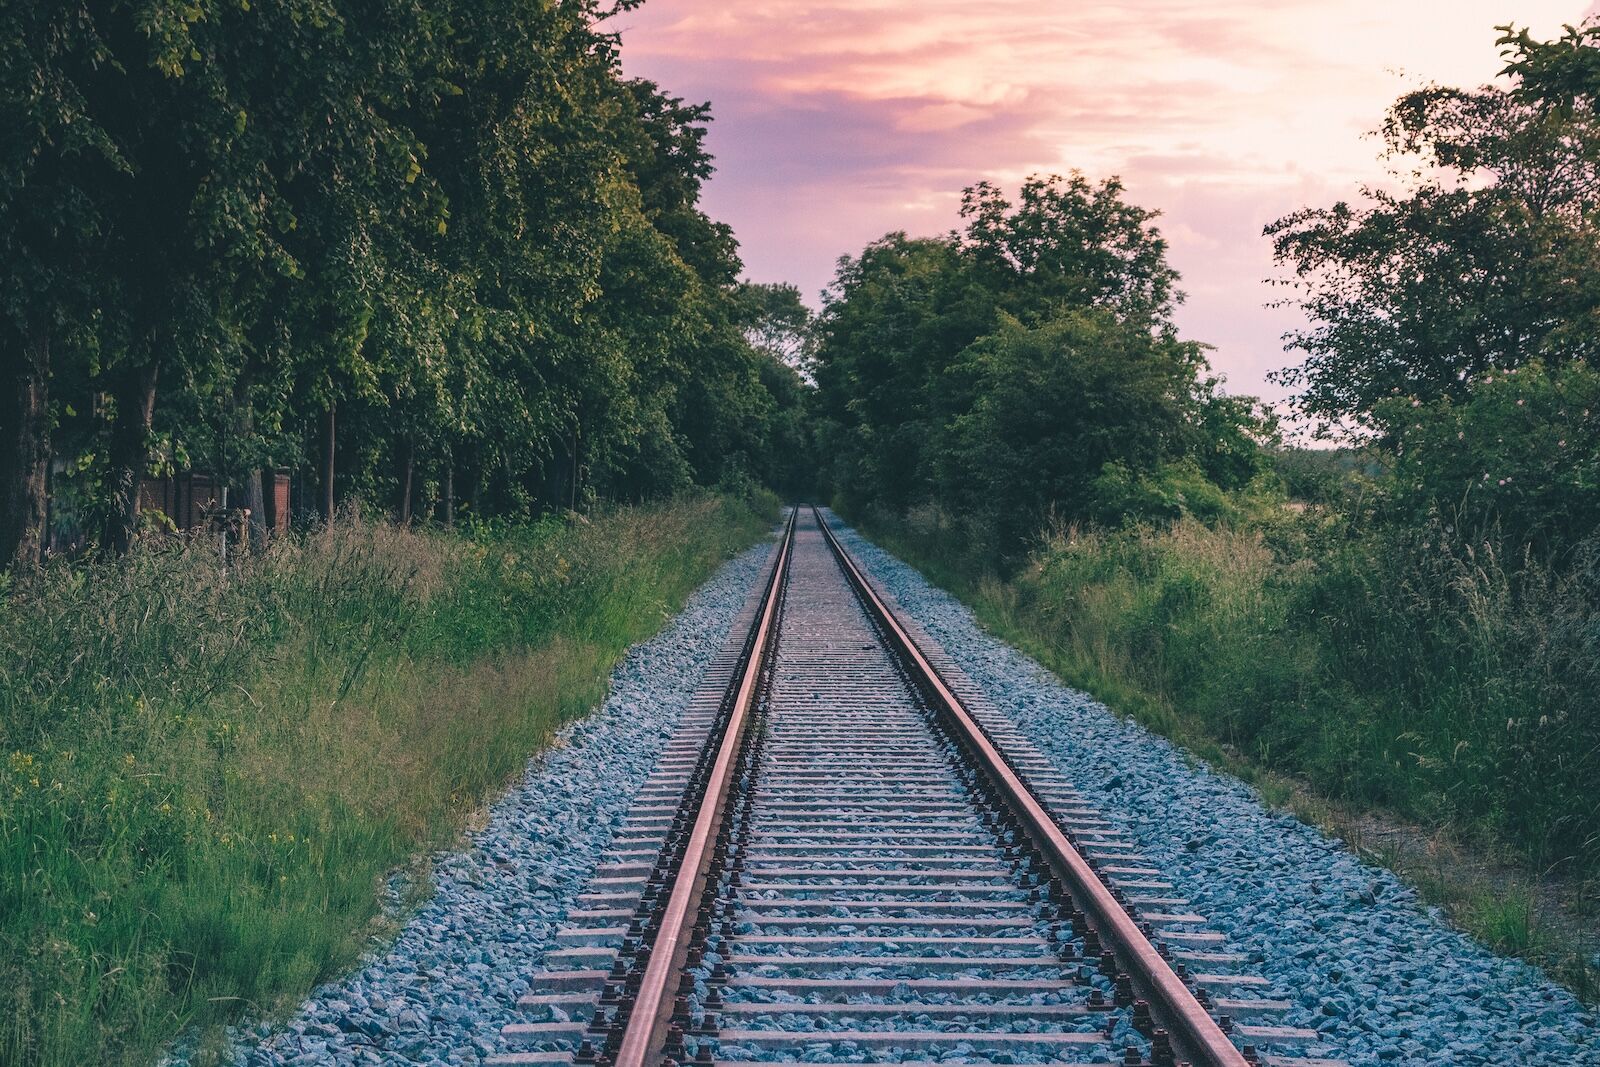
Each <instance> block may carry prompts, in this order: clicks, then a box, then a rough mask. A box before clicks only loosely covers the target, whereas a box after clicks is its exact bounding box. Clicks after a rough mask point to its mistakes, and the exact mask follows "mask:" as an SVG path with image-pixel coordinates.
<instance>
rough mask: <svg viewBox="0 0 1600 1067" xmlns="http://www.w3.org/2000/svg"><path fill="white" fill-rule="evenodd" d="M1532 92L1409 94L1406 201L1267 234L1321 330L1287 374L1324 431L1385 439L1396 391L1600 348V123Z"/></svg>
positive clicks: (1465, 385) (1450, 387) (1303, 345)
mask: <svg viewBox="0 0 1600 1067" xmlns="http://www.w3.org/2000/svg"><path fill="white" fill-rule="evenodd" d="M1539 54H1540V55H1543V53H1539ZM1541 62H1542V61H1541ZM1512 69H1513V70H1517V69H1520V68H1519V67H1517V66H1516V65H1514V66H1513V68H1512ZM1540 69H1541V70H1544V69H1545V67H1541V68H1540ZM1541 76H1543V75H1541ZM1522 88H1523V87H1519V86H1515V85H1514V86H1512V87H1510V88H1500V87H1494V86H1489V87H1485V88H1482V89H1477V90H1470V91H1469V90H1461V89H1452V88H1446V87H1440V86H1433V87H1429V88H1426V89H1422V90H1418V91H1416V92H1412V93H1408V94H1406V95H1405V96H1403V97H1401V98H1400V100H1399V101H1398V102H1397V103H1396V104H1395V105H1394V107H1393V108H1391V109H1390V111H1389V114H1388V116H1387V118H1386V120H1385V122H1384V124H1383V127H1382V133H1383V137H1384V141H1385V144H1386V146H1387V155H1388V157H1389V158H1390V159H1391V160H1392V161H1394V163H1395V164H1396V172H1397V176H1398V177H1400V178H1402V179H1403V180H1404V189H1403V190H1402V191H1401V192H1390V191H1386V190H1373V189H1369V190H1366V191H1365V195H1364V197H1363V199H1362V201H1361V202H1358V203H1353V204H1352V203H1349V202H1344V201H1341V202H1339V203H1336V204H1334V205H1333V206H1331V207H1326V208H1308V209H1305V210H1302V211H1297V212H1294V213H1293V214H1290V215H1287V216H1285V217H1284V218H1281V219H1279V220H1277V221H1276V222H1274V223H1272V224H1271V225H1270V226H1268V227H1267V230H1266V233H1267V236H1269V237H1270V238H1271V239H1272V241H1273V248H1274V252H1275V255H1276V258H1277V261H1278V262H1279V263H1280V264H1281V265H1283V266H1284V267H1287V268H1289V271H1290V273H1289V274H1288V276H1287V278H1286V279H1284V280H1285V282H1286V284H1288V285H1290V286H1291V287H1293V288H1294V290H1295V292H1296V295H1295V297H1294V298H1293V300H1294V302H1297V303H1299V304H1300V306H1302V307H1303V308H1304V309H1305V311H1306V312H1307V315H1308V317H1309V319H1310V320H1311V321H1310V325H1309V326H1308V327H1306V328H1305V329H1302V330H1298V331H1295V332H1294V333H1292V334H1291V335H1290V336H1289V338H1288V340H1289V342H1290V343H1291V345H1292V346H1293V347H1294V348H1296V349H1299V350H1300V351H1301V352H1303V353H1304V355H1305V359H1304V362H1302V363H1301V364H1299V365H1298V366H1295V367H1292V368H1290V369H1288V370H1287V371H1284V372H1282V373H1281V374H1280V375H1279V380H1280V381H1282V382H1283V383H1285V384H1287V385H1290V386H1291V387H1294V388H1296V389H1297V390H1298V404H1299V407H1300V409H1301V411H1302V412H1303V413H1304V414H1306V415H1308V416H1310V417H1311V418H1312V419H1314V420H1317V421H1318V422H1320V423H1321V424H1322V425H1323V426H1324V428H1333V427H1345V428H1348V429H1353V430H1355V431H1357V432H1365V433H1368V434H1372V433H1377V434H1380V435H1384V434H1387V433H1388V432H1389V431H1388V429H1387V428H1386V427H1384V426H1383V424H1382V420H1381V418H1380V415H1379V406H1380V404H1381V402H1382V401H1384V400H1385V399H1386V398H1390V397H1394V396H1406V397H1415V398H1418V399H1420V400H1422V401H1424V402H1432V401H1434V400H1437V399H1441V398H1449V399H1454V400H1457V401H1459V400H1461V399H1463V398H1465V396H1466V395H1467V393H1468V390H1469V388H1470V383H1471V381H1472V380H1473V379H1474V377H1476V376H1478V375H1482V374H1485V373H1488V372H1491V371H1493V370H1496V369H1500V370H1504V369H1509V368H1512V367H1518V366H1522V365H1524V364H1526V363H1528V362H1530V361H1532V360H1536V359H1537V360H1540V361H1542V362H1544V363H1545V364H1547V365H1549V366H1551V367H1556V366H1559V365H1560V364H1562V363H1564V362H1566V361H1569V360H1573V359H1581V358H1590V357H1592V356H1593V355H1594V354H1595V351H1596V348H1597V345H1600V329H1597V324H1600V246H1597V244H1596V242H1595V240H1594V212H1595V209H1596V206H1597V205H1600V127H1597V126H1596V124H1595V121H1594V118H1593V115H1592V114H1591V112H1590V111H1589V110H1588V109H1587V108H1586V107H1584V108H1578V109H1565V110H1564V109H1560V108H1555V107H1551V106H1549V105H1548V104H1546V103H1544V102H1541V101H1540V100H1537V99H1533V98H1531V97H1530V96H1529V95H1528V94H1527V93H1525V92H1523V91H1521V89H1522Z"/></svg>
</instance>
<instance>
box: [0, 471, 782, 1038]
mask: <svg viewBox="0 0 1600 1067" xmlns="http://www.w3.org/2000/svg"><path fill="white" fill-rule="evenodd" d="M769 522H770V516H769V515H765V514H758V513H757V512H756V511H754V510H752V509H751V508H749V507H747V506H745V505H743V504H736V503H733V502H730V501H728V500H725V499H719V498H699V499H691V500H685V501H681V502H677V503H673V504H666V505H660V506H653V507H647V508H639V509H630V510H619V511H615V512H611V513H608V514H605V515H603V516H600V517H597V518H595V519H593V520H590V521H585V522H581V523H579V524H575V525H568V524H566V523H562V522H558V521H550V522H545V523H542V524H537V525H529V526H507V527H495V528H482V529H478V530H476V531H473V532H472V534H471V535H470V536H463V535H460V534H450V533H445V532H440V531H428V530H402V529H397V528H395V527H392V526H389V525H384V524H376V525H374V524H368V523H363V522H360V521H356V520H352V521H349V522H341V523H340V524H338V525H337V526H335V527H334V528H333V529H331V530H328V531H322V532H318V533H314V534H310V535H308V536H305V537H303V538H302V537H295V538H286V539H282V540H280V541H278V542H276V543H275V544H274V545H273V546H272V547H271V548H270V549H269V550H267V551H266V552H265V553H263V554H260V555H258V556H256V557H254V558H249V559H246V560H244V561H242V562H236V563H235V565H234V566H232V567H229V568H227V569H224V568H223V567H222V566H221V565H220V563H219V561H218V560H217V559H216V557H215V554H214V551H213V550H212V546H209V545H207V544H205V543H196V544H194V545H192V546H190V547H176V546H173V547H149V548H144V549H141V550H139V551H136V552H135V553H134V554H133V555H131V556H130V557H129V558H128V559H126V560H123V561H119V562H115V563H98V564H82V565H65V564H63V565H57V566H53V567H50V568H48V569H47V570H46V571H44V572H43V573H41V574H39V575H38V576H36V577H32V578H28V579H26V580H22V581H17V582H14V583H13V585H12V587H11V588H10V589H9V590H8V591H6V595H5V596H4V597H3V598H0V760H3V761H4V762H3V763H0V1062H4V1063H6V1064H18V1065H34V1064H38V1065H44V1067H57V1065H60V1067H68V1065H71V1067H81V1065H82V1064H86V1063H94V1064H134V1063H145V1062H148V1061H149V1060H150V1059H151V1058H152V1057H153V1056H154V1054H155V1053H156V1052H157V1051H158V1050H159V1049H160V1048H161V1047H162V1046H163V1045H164V1044H165V1043H166V1042H167V1041H169V1040H170V1039H171V1038H172V1037H173V1036H174V1035H175V1034H177V1033H178V1032H179V1031H180V1030H183V1029H185V1028H188V1027H198V1028H199V1029H200V1031H201V1032H202V1033H206V1032H208V1031H209V1033H210V1035H211V1038H212V1039H213V1040H214V1037H215V1031H216V1027H217V1026H218V1025H219V1024H220V1023H222V1022H225V1021H227V1020H229V1019H232V1018H235V1017H237V1016H238V1015H239V1014H240V1013H241V1012H244V1011H248V1012H251V1013H256V1014H269V1015H270V1014H272V1013H276V1012H281V1011H284V1010H287V1009H288V1008H289V1007H291V1006H292V1005H293V1004H295V1003H297V1002H298V1001H299V999H300V998H301V997H302V996H303V995H304V994H305V993H306V992H307V991H308V990H309V989H310V988H311V987H312V986H313V985H314V984H315V983H317V982H319V981H322V980H325V979H327V978H329V977H331V976H332V975H335V974H337V973H339V972H340V971H341V970H342V969H344V968H346V967H348V966H349V965H350V964H351V963H352V961H354V960H355V959H356V958H357V956H358V955H359V953H360V952H361V951H362V950H363V948H364V947H366V946H368V945H370V944H371V943H372V939H373V937H375V936H380V937H381V936H382V935H383V934H384V933H385V931H386V929H387V928H386V926H385V921H384V917H383V916H382V914H381V902H382V899H383V895H382V892H381V889H382V885H383V882H384V879H385V876H386V875H387V874H389V873H390V872H393V871H395V870H397V869H400V868H403V867H405V866H407V865H408V864H412V863H414V862H415V858H416V857H418V856H419V855H420V854H423V853H425V852H426V851H427V850H429V849H432V848H435V847H438V846H440V845H443V844H446V843H448V842H449V841H450V840H451V839H452V838H453V837H454V836H455V835H457V834H458V833H459V832H460V830H461V828H462V826H463V825H464V823H465V822H466V820H467V819H468V818H469V817H470V815H471V814H472V813H473V812H474V811H475V810H477V809H478V808H480V807H481V805H483V804H484V803H485V802H486V801H487V800H488V799H490V798H491V797H492V796H494V795H495V794H496V793H497V792H498V791H499V790H501V789H502V788H503V787H504V786H505V784H506V783H507V782H508V781H509V780H510V779H511V778H512V777H513V776H514V775H515V774H516V773H517V772H518V771H519V770H520V769H521V768H522V766H523V765H524V763H525V761H526V760H527V758H528V757H529V755H530V754H531V753H533V752H535V751H537V750H538V749H539V748H540V747H541V746H542V745H543V744H545V743H546V741H547V740H548V738H549V737H550V735H551V732H552V731H553V730H554V729H555V728H557V727H558V726H559V725H560V724H561V723H562V722H563V721H564V720H566V719H568V718H570V717H572V716H574V715H576V714H580V713H581V712H582V711H584V710H585V709H587V708H588V707H590V706H592V705H593V704H594V703H595V702H596V701H597V700H598V699H599V698H600V697H601V696H602V695H603V693H604V686H605V679H606V675H607V673H608V671H609V670H610V668H611V666H612V664H613V663H614V662H615V661H616V659H617V658H618V656H619V655H620V653H621V652H622V651H623V649H625V648H626V646H627V645H629V644H630V643H632V642H634V641H637V640H640V639H642V638H644V637H646V636H648V635H650V634H651V633H653V632H655V631H656V630H657V629H659V628H660V626H661V625H662V624H663V622H664V621H665V620H666V619H667V618H669V617H670V615H671V613H672V612H673V611H674V610H675V609H676V608H677V607H678V606H679V605H680V604H681V602H682V600H683V599H684V597H685V596H686V595H687V594H688V593H689V592H690V591H692V590H693V589H694V587H695V586H696V585H698V584H699V583H700V582H701V581H702V580H703V579H704V578H705V577H706V576H707V575H708V574H709V573H710V572H711V571H712V570H713V569H714V568H715V567H716V566H717V565H718V564H720V563H721V562H722V561H723V560H725V559H726V558H727V557H728V556H729V555H730V554H732V553H733V552H734V551H736V550H738V549H740V548H743V547H744V546H746V545H748V544H750V543H752V542H753V541H754V540H756V539H757V538H758V537H759V536H761V535H762V534H763V533H764V532H765V530H766V529H767V528H768V526H769Z"/></svg>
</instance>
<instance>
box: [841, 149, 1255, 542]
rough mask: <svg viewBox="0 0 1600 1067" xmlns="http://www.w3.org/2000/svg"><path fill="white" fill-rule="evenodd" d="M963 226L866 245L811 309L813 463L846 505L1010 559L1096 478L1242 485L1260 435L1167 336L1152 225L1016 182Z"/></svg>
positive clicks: (1244, 409) (976, 197) (1161, 266)
mask: <svg viewBox="0 0 1600 1067" xmlns="http://www.w3.org/2000/svg"><path fill="white" fill-rule="evenodd" d="M962 217H963V219H964V220H965V227H964V229H963V230H961V231H959V232H957V233H953V234H951V235H949V236H947V237H944V238H935V239H922V240H913V239H911V238H908V237H906V236H905V235H904V234H889V235H888V236H886V237H883V238H881V239H879V240H878V241H875V242H873V243H872V244H870V245H868V246H867V248H866V249H864V250H863V251H862V253H861V255H860V256H859V257H854V258H846V259H843V260H841V261H840V264H839V271H838V274H837V276H836V278H835V281H834V284H833V286H832V287H830V289H829V290H828V291H827V292H826V293H825V294H824V308H823V311H822V314H821V316H820V318H819V320H818V323H817V327H816V333H817V338H818V340H817V346H818V347H817V354H816V359H815V378H816V383H817V396H816V402H815V406H816V409H817V411H818V414H819V416H820V421H821V426H820V428H819V429H818V431H817V432H818V434H819V436H820V437H821V438H822V442H821V443H822V447H821V448H819V451H820V452H823V453H826V454H830V455H831V456H832V457H833V458H832V463H833V467H832V469H831V470H830V471H829V472H827V473H828V479H829V481H830V483H831V485H832V486H833V488H834V489H835V491H836V492H838V493H839V494H840V496H841V497H842V499H843V500H844V502H845V503H846V504H847V505H861V504H870V505H872V506H874V507H876V508H881V509H883V510H884V511H887V512H890V513H903V512H906V511H907V510H909V509H910V508H913V507H915V506H918V505H921V504H924V503H937V504H938V505H940V506H942V507H944V508H946V509H949V510H951V511H952V512H954V513H955V514H956V515H957V516H958V517H959V518H961V519H963V520H965V523H966V527H967V528H968V529H969V530H970V531H973V532H974V535H975V536H977V537H981V538H982V539H984V540H985V541H987V542H988V545H987V546H986V547H987V548H988V550H989V553H990V554H991V557H992V556H993V555H999V556H1009V555H1012V554H1014V553H1015V552H1016V550H1017V549H1018V548H1019V547H1020V546H1021V545H1022V544H1024V542H1025V540H1026V538H1027V537H1029V536H1031V535H1032V534H1033V532H1034V531H1035V530H1037V529H1038V527H1039V526H1040V525H1041V524H1042V523H1044V522H1045V520H1046V518H1047V516H1048V515H1049V514H1050V513H1051V512H1052V511H1058V512H1059V513H1061V514H1062V515H1065V516H1067V517H1069V518H1090V517H1093V516H1094V515H1096V514H1098V513H1099V512H1097V500H1098V499H1099V496H1098V495H1097V493H1098V491H1097V489H1096V482H1097V479H1099V478H1100V476H1101V475H1102V473H1103V471H1104V470H1105V469H1106V468H1107V467H1112V466H1114V467H1118V469H1120V470H1122V471H1124V472H1125V473H1126V474H1127V476H1128V477H1129V478H1131V479H1135V480H1137V479H1139V478H1143V477H1147V476H1150V475H1151V473H1152V472H1155V471H1158V470H1160V469H1163V468H1164V467H1166V466H1171V465H1173V464H1178V463H1186V464H1188V467H1187V468H1186V469H1192V471H1193V479H1194V480H1195V481H1197V482H1203V483H1206V485H1208V486H1209V487H1210V492H1212V493H1215V494H1221V493H1222V492H1223V490H1224V488H1235V487H1237V486H1239V485H1241V484H1243V483H1245V482H1247V481H1249V479H1250V478H1251V477H1253V476H1254V474H1255V472H1256V470H1257V466H1258V463H1259V457H1258V452H1259V448H1258V441H1259V439H1260V438H1261V437H1262V436H1263V435H1264V434H1265V432H1266V430H1267V427H1266V426H1264V424H1263V423H1262V422H1261V421H1260V419H1259V418H1258V417H1257V415H1256V413H1255V410H1254V405H1253V403H1252V402H1250V401H1248V400H1244V399H1238V398H1231V397H1226V396H1223V395H1221V394H1220V393H1219V392H1218V391H1217V388H1216V383H1215V382H1213V381H1211V380H1210V379H1209V378H1208V377H1207V376H1206V374H1205V368H1206V364H1205V360H1204V355H1203V347H1202V346H1200V345H1197V344H1194V343H1192V342H1185V341H1181V340H1179V339H1178V337H1177V334H1176V331H1175V330H1174V328H1173V326H1172V324H1171V321H1170V315H1171V312H1172V309H1173V307H1174V305H1175V304H1176V303H1177V302H1178V301H1179V300H1180V299H1182V296H1181V294H1180V293H1179V292H1178V290H1177V288H1176V286H1177V282H1178V275H1177V272H1176V271H1174V270H1173V269H1172V267H1171V266H1170V265H1169V264H1168V263H1167V261H1166V243H1165V241H1164V240H1163V239H1162V237H1161V235H1160V232H1159V231H1158V230H1157V229H1156V228H1155V226H1154V224H1153V223H1154V219H1155V217H1156V216H1155V213H1154V212H1150V211H1147V210H1145V209H1143V208H1140V207H1138V206H1137V205H1133V204H1130V203H1128V202H1127V201H1126V200H1125V199H1124V198H1123V189H1122V186H1121V184H1120V183H1119V182H1117V181H1116V180H1115V179H1112V180H1109V181H1105V182H1101V183H1099V184H1093V183H1090V182H1089V181H1088V180H1087V179H1085V178H1084V177H1083V176H1082V175H1080V174H1073V175H1072V176H1071V177H1070V178H1061V177H1035V178H1030V179H1029V180H1028V181H1027V182H1025V183H1024V184H1023V186H1022V189H1021V191H1020V193H1019V195H1018V197H1017V199H1016V201H1015V202H1014V203H1013V202H1012V201H1011V200H1010V199H1008V198H1007V197H1006V196H1005V195H1004V194H1002V193H1001V192H1000V191H999V190H998V189H996V188H995V187H993V186H991V185H988V184H980V185H977V186H973V187H972V188H970V189H968V190H967V191H966V193H965V196H964V199H963V210H962ZM1186 476H1187V475H1186ZM1101 510H1103V509H1101Z"/></svg>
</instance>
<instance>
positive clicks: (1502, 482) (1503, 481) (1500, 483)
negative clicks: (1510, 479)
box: [1495, 478, 1506, 485]
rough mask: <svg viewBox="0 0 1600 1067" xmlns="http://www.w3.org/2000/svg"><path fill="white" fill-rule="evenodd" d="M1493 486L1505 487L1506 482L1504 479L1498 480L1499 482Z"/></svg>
mask: <svg viewBox="0 0 1600 1067" xmlns="http://www.w3.org/2000/svg"><path fill="white" fill-rule="evenodd" d="M1495 484H1496V485H1505V484H1506V480H1505V479H1504V478H1501V479H1500V480H1499V481H1498V482H1496V483H1495Z"/></svg>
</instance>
